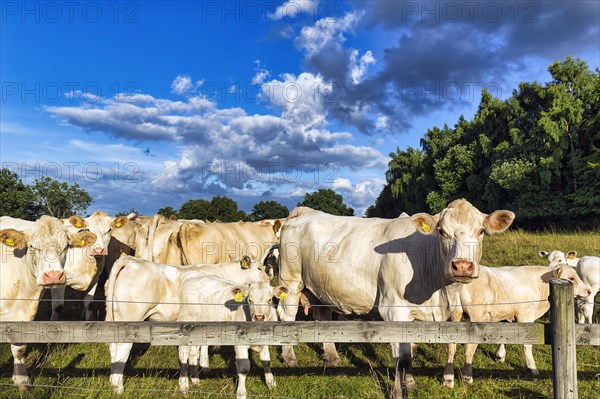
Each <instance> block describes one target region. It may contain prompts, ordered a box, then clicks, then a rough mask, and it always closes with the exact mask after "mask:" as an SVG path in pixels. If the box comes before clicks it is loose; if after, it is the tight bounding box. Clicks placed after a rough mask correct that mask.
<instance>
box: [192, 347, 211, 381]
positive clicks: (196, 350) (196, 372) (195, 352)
mask: <svg viewBox="0 0 600 399" xmlns="http://www.w3.org/2000/svg"><path fill="white" fill-rule="evenodd" d="M207 348H208V347H207ZM199 355H200V347H199V346H196V345H194V346H192V347H190V359H189V361H188V365H189V374H190V380H191V382H192V385H199V384H200V378H199V375H200V374H199V370H198V357H199Z"/></svg>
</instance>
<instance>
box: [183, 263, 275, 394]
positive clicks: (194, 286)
mask: <svg viewBox="0 0 600 399" xmlns="http://www.w3.org/2000/svg"><path fill="white" fill-rule="evenodd" d="M281 293H285V288H281V287H271V285H270V284H269V283H268V282H260V283H253V284H251V285H250V287H249V288H248V286H247V285H244V284H240V283H237V282H234V281H229V280H225V279H222V278H220V277H216V276H211V275H206V274H203V273H202V274H198V273H186V275H185V276H184V277H183V279H182V283H181V290H180V301H181V302H182V303H184V305H181V310H180V312H179V317H178V319H177V320H178V321H188V322H199V321H255V322H263V321H277V314H276V310H275V309H274V308H273V305H272V298H273V297H279V296H280V295H281ZM244 298H246V302H245V303H242V301H243V300H244ZM207 304H214V305H213V306H210V305H207ZM250 348H252V349H253V350H255V351H256V352H259V354H260V355H259V356H260V360H261V362H262V365H263V368H264V372H265V382H266V384H267V386H268V387H269V388H274V387H275V385H276V384H275V379H274V378H273V373H272V372H271V368H270V363H271V356H270V354H269V347H268V346H266V345H265V346H247V345H236V346H235V359H236V369H237V374H238V386H237V391H236V398H237V399H245V398H246V376H247V375H248V372H249V371H250V360H249V358H248V350H249V349H250ZM179 364H180V374H179V389H180V390H181V393H182V394H183V395H184V396H186V397H187V394H188V390H189V380H188V367H189V375H190V377H191V380H192V384H198V383H199V379H198V353H197V347H193V346H180V347H179Z"/></svg>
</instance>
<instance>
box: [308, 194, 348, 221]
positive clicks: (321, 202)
mask: <svg viewBox="0 0 600 399" xmlns="http://www.w3.org/2000/svg"><path fill="white" fill-rule="evenodd" d="M298 206H308V207H309V208H312V209H316V210H319V211H323V212H326V213H329V214H331V215H338V216H354V209H352V208H349V207H348V206H346V204H344V198H342V196H341V195H339V194H337V193H336V192H335V191H333V190H331V189H320V190H317V191H315V192H314V193H307V194H306V195H305V196H304V199H303V200H302V201H301V202H299V203H298Z"/></svg>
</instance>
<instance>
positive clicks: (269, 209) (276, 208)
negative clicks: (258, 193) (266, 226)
mask: <svg viewBox="0 0 600 399" xmlns="http://www.w3.org/2000/svg"><path fill="white" fill-rule="evenodd" d="M289 213H290V210H289V209H288V208H287V206H285V205H281V204H280V203H279V202H277V201H260V202H259V203H258V204H256V205H254V207H253V208H252V212H251V213H250V220H252V221H258V220H264V219H281V218H286V217H287V216H288V215H289Z"/></svg>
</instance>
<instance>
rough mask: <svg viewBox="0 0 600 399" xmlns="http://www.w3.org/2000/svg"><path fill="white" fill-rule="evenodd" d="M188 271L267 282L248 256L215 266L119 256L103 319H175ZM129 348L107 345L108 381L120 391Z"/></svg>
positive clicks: (129, 345)
mask: <svg viewBox="0 0 600 399" xmlns="http://www.w3.org/2000/svg"><path fill="white" fill-rule="evenodd" d="M191 272H195V273H204V274H207V273H212V274H215V275H217V276H218V277H229V278H231V276H234V277H235V279H236V282H238V283H241V284H248V283H252V282H258V281H264V282H268V281H269V276H268V275H267V274H266V273H265V272H264V268H263V266H262V265H260V264H258V263H257V262H252V261H251V260H250V258H248V257H244V258H243V259H242V260H241V261H240V262H228V263H222V264H218V265H212V264H199V265H190V266H177V265H163V264H160V263H155V262H150V261H147V260H143V259H139V258H135V257H132V256H122V257H121V258H119V259H118V260H117V262H115V264H114V265H113V268H112V270H111V274H110V277H109V280H108V287H107V295H106V321H142V320H147V319H148V320H155V321H175V320H177V317H178V316H179V310H180V305H179V303H180V299H179V293H180V290H181V281H182V278H183V276H184V275H185V274H186V273H191ZM131 347H132V344H130V343H114V344H110V348H109V349H110V355H111V375H110V382H111V385H112V387H113V389H114V390H115V392H117V393H122V392H123V369H124V367H125V363H126V362H127V359H128V358H129V352H130V351H131Z"/></svg>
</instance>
